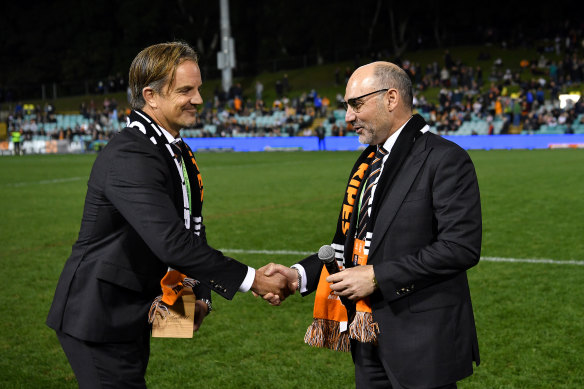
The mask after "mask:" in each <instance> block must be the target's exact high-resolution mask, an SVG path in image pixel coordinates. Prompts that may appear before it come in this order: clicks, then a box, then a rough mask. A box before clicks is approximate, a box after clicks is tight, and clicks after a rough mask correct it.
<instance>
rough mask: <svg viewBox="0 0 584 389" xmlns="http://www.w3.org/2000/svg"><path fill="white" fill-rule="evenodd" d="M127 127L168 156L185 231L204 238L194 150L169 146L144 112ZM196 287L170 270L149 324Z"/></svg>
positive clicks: (200, 181)
mask: <svg viewBox="0 0 584 389" xmlns="http://www.w3.org/2000/svg"><path fill="white" fill-rule="evenodd" d="M127 127H129V128H134V129H136V130H138V131H140V132H141V133H142V134H144V136H146V137H147V138H148V139H149V140H150V142H152V143H153V144H154V145H155V146H156V147H158V149H159V150H160V152H161V153H162V155H164V157H165V160H166V162H167V163H168V164H169V167H170V171H171V174H172V175H173V176H175V179H174V180H173V182H175V183H179V182H180V188H179V187H178V184H177V187H176V190H175V193H179V194H182V206H180V205H178V209H177V212H178V213H179V214H180V215H181V216H182V217H183V219H184V225H185V228H186V229H187V230H191V231H192V232H193V233H194V234H196V235H200V233H201V230H202V226H203V217H202V209H203V179H202V178H201V173H200V171H199V167H198V166H197V162H196V160H195V157H194V155H193V152H192V150H191V149H190V148H189V146H188V145H187V144H186V143H184V142H183V145H184V146H183V148H182V149H181V148H179V147H178V146H174V145H171V144H170V143H168V140H167V138H166V136H164V134H163V133H162V130H161V129H160V127H159V126H158V124H156V123H155V122H154V120H152V118H150V117H149V116H148V115H147V114H146V113H145V112H143V111H141V110H133V111H132V112H130V115H129V116H128V119H127ZM183 164H184V166H183ZM185 173H186V174H185ZM176 200H178V199H176ZM175 203H180V200H178V201H175ZM196 284H197V281H196V280H193V279H191V278H187V277H186V276H185V275H184V274H182V273H180V272H179V271H177V270H174V269H172V268H168V271H167V273H166V275H165V276H164V277H163V278H162V280H160V287H161V290H162V294H161V295H160V296H158V297H157V298H156V299H155V300H154V302H153V303H152V306H151V308H150V313H149V321H150V322H152V321H153V320H154V315H155V313H156V311H157V310H158V311H161V313H162V314H163V316H164V313H165V311H166V307H165V306H164V305H162V304H160V302H161V301H162V302H164V303H165V304H167V305H173V304H174V303H175V301H176V300H177V299H178V298H179V297H180V296H181V295H182V294H183V289H184V288H185V287H192V286H194V285H196Z"/></svg>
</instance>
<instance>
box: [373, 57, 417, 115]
mask: <svg viewBox="0 0 584 389" xmlns="http://www.w3.org/2000/svg"><path fill="white" fill-rule="evenodd" d="M373 75H374V77H375V79H376V80H377V82H378V84H379V86H380V87H381V88H395V89H397V91H398V93H399V95H400V97H401V99H402V101H403V102H404V105H405V107H406V108H408V109H410V110H411V109H413V105H414V93H413V91H412V80H410V76H408V74H407V73H406V72H405V70H403V69H402V68H400V67H399V66H397V65H395V64H393V63H380V64H377V65H376V66H375V69H374V71H373Z"/></svg>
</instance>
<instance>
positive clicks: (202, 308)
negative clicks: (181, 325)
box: [193, 300, 209, 332]
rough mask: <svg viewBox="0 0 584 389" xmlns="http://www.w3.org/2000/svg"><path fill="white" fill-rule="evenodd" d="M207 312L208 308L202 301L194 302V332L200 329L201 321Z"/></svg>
mask: <svg viewBox="0 0 584 389" xmlns="http://www.w3.org/2000/svg"><path fill="white" fill-rule="evenodd" d="M208 312H209V307H208V306H207V303H205V302H204V301H202V300H196V301H195V321H194V323H193V331H194V332H197V331H198V330H199V328H201V324H203V320H204V319H205V316H207V313H208Z"/></svg>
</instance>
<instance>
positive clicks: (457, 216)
mask: <svg viewBox="0 0 584 389" xmlns="http://www.w3.org/2000/svg"><path fill="white" fill-rule="evenodd" d="M345 101H346V103H345V105H346V107H347V113H346V116H345V120H346V121H347V123H351V124H352V125H353V127H354V128H355V130H356V132H357V134H359V141H360V142H361V143H364V144H369V145H370V146H369V147H368V148H367V149H366V150H365V151H364V153H363V154H362V156H361V157H360V160H359V161H358V162H357V164H356V165H355V166H356V167H355V168H354V170H353V172H352V175H351V178H350V179H349V185H348V190H347V196H346V198H345V199H344V202H343V211H342V212H341V215H340V216H339V224H338V228H337V234H336V235H335V240H333V245H332V246H333V248H334V249H335V252H336V258H337V261H338V264H339V266H340V267H341V269H342V271H340V272H338V273H336V274H333V275H328V272H326V269H324V270H323V266H322V263H321V262H320V261H319V259H318V257H317V256H316V255H312V256H310V257H308V258H306V259H304V260H302V261H300V262H299V263H298V264H296V265H294V266H293V267H292V268H287V267H284V266H281V265H273V264H270V265H269V267H268V270H267V274H273V273H276V272H278V273H281V274H283V275H286V277H287V278H288V279H289V282H295V283H296V282H297V283H298V286H299V289H300V292H301V294H302V295H306V294H308V293H311V292H313V291H315V290H317V295H316V298H315V323H316V324H318V323H317V322H318V321H320V322H322V321H323V319H331V318H330V317H326V316H327V315H329V313H327V312H331V310H328V311H327V309H320V308H319V304H326V303H327V301H328V302H330V301H334V299H335V298H337V297H339V296H340V300H341V301H342V302H343V305H341V307H344V309H346V315H345V316H346V319H344V320H347V321H348V323H347V322H345V323H344V324H343V322H342V320H343V319H340V320H337V322H339V325H338V326H337V327H334V328H336V330H335V331H336V332H335V331H331V334H332V335H334V336H333V337H335V339H336V340H335V342H336V343H335V342H333V343H332V344H333V346H332V347H331V346H329V345H327V344H326V342H324V345H323V341H322V340H321V339H322V337H323V334H324V337H325V338H326V336H327V331H328V330H327V328H329V329H330V328H333V327H330V326H328V327H327V326H320V327H318V325H317V326H316V327H315V324H314V323H313V325H312V326H311V327H310V328H309V331H308V332H307V335H306V338H305V340H306V341H307V343H309V344H315V345H319V346H323V347H331V348H334V349H343V348H344V346H343V344H342V342H341V341H338V339H342V336H343V334H346V333H347V332H349V334H350V335H345V336H348V337H349V338H350V339H347V344H348V343H349V342H350V349H351V353H352V357H353V362H354V363H355V381H356V386H357V388H455V387H456V382H457V381H458V380H461V379H462V378H464V377H467V376H469V375H471V374H472V372H473V366H472V362H473V361H474V362H475V363H476V364H477V365H478V364H479V352H478V342H477V334H476V329H475V323H474V315H473V310H472V305H471V298H470V291H469V286H468V281H467V275H466V270H467V269H469V268H471V267H473V266H474V265H476V264H477V263H478V261H479V257H480V248H481V235H482V222H481V209H480V196H479V188H478V183H477V177H476V174H475V170H474V166H473V163H472V161H471V159H470V157H469V156H468V154H467V153H466V152H465V151H464V150H463V149H461V148H460V147H459V146H457V145H456V144H454V143H452V142H449V141H447V140H445V139H443V138H441V137H439V136H437V135H434V134H432V133H430V132H429V131H428V130H429V127H428V125H427V124H426V122H425V121H424V119H423V118H422V117H421V116H419V115H412V85H411V81H410V79H409V78H408V76H407V74H406V73H405V72H404V71H403V70H402V69H401V68H399V67H398V66H396V65H394V64H391V63H387V62H374V63H371V64H368V65H365V66H362V67H361V68H359V69H357V70H356V71H355V72H354V73H353V75H352V76H351V78H350V79H349V82H348V84H347V88H346V93H345ZM360 161H362V163H364V164H365V165H361V166H364V168H363V169H362V170H359V168H358V167H357V166H358V165H359V164H360V163H361V162H360ZM367 161H369V162H367ZM365 169H367V170H366V172H365V173H362V172H364V171H365ZM360 177H362V180H361V184H359V178H360ZM351 185H353V186H351ZM357 187H358V189H357ZM351 188H353V189H351ZM347 199H348V200H349V201H347ZM353 202H354V203H355V208H354V209H355V211H354V212H352V211H351V205H352V204H353ZM357 204H358V205H359V207H358V208H357ZM339 237H341V238H339ZM325 272H326V273H325ZM321 273H324V276H323V278H322V279H320V277H321ZM329 285H330V286H329ZM320 288H323V289H324V290H325V294H324V296H325V298H324V302H320V300H319V290H320ZM328 288H330V289H328ZM335 296H337V297H335ZM337 299H338V298H337ZM363 307H365V308H363ZM317 312H324V314H323V315H324V316H317ZM368 312H370V313H368ZM338 317H340V316H338ZM329 323H330V321H329ZM347 325H348V327H349V330H346V328H347ZM317 327H318V328H317ZM315 328H316V329H317V330H318V331H316V330H315ZM315 333H318V336H316V338H318V341H314V339H311V338H314V337H315V336H314V335H313V334H315ZM339 334H340V335H339ZM346 348H348V347H346Z"/></svg>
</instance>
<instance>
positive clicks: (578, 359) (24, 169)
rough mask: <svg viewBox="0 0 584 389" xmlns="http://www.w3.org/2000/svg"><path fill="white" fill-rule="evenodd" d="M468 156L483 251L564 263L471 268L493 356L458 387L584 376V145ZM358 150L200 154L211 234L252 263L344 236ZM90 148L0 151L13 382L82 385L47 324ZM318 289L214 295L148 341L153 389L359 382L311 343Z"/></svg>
mask: <svg viewBox="0 0 584 389" xmlns="http://www.w3.org/2000/svg"><path fill="white" fill-rule="evenodd" d="M470 154H471V157H472V158H473V160H474V162H475V165H476V168H477V173H478V176H479V185H480V188H481V197H482V206H483V222H484V237H483V251H482V255H483V256H484V257H502V258H514V259H553V260H556V261H559V262H560V263H546V262H537V263H529V262H512V263H509V262H494V261H491V260H484V261H481V262H480V263H479V265H478V266H476V267H475V268H473V269H471V270H470V271H469V279H470V286H471V293H472V297H473V304H474V308H475V315H476V322H477V328H478V333H479V344H480V351H481V358H482V363H481V365H480V366H479V367H478V368H476V369H475V374H474V375H473V376H472V377H470V378H468V379H466V380H464V381H462V382H461V383H460V384H459V387H460V388H581V387H584V367H583V366H584V336H583V334H582V325H583V323H584V293H583V292H584V286H583V283H584V266H581V265H582V264H584V262H583V261H584V240H583V233H584V183H583V180H582V179H583V178H584V174H582V173H583V167H584V152H582V151H581V150H532V151H527V150H525V151H472V152H471V153H470ZM356 156H357V153H355V152H320V153H318V152H295V153H232V154H200V155H199V156H198V161H199V166H200V167H201V170H202V173H203V179H204V182H205V199H206V200H205V206H204V216H205V221H206V225H207V234H208V238H209V241H210V244H211V245H212V246H214V247H216V248H221V249H224V250H225V251H226V253H227V254H230V255H232V256H234V257H235V258H237V259H239V260H242V261H244V262H246V263H248V264H250V265H252V266H256V267H259V266H261V265H264V264H265V263H267V262H269V261H274V262H280V263H283V264H286V265H291V264H292V263H294V262H295V261H297V260H298V259H300V258H301V257H302V256H301V255H299V254H296V255H293V254H292V255H291V254H287V253H283V252H281V251H283V250H287V251H297V252H312V251H316V250H318V248H319V247H320V246H321V245H322V244H325V243H329V242H330V240H331V238H332V235H333V232H334V228H335V223H336V218H337V215H338V210H339V204H340V200H341V197H342V193H343V190H344V185H345V180H346V175H347V174H348V172H349V170H350V168H351V166H352V164H353V162H354V160H355V158H356ZM94 159H95V155H43V156H25V157H20V158H16V157H3V158H0V226H1V227H0V228H1V233H0V244H1V250H0V264H1V266H2V272H1V273H0V285H1V286H2V287H1V289H0V290H1V298H0V314H1V317H2V319H1V320H0V387H1V388H75V387H76V381H75V378H74V376H73V373H72V371H71V369H70V367H69V365H68V363H67V360H66V358H65V355H64V354H63V352H62V350H61V348H60V346H59V344H58V341H57V339H56V337H55V334H54V332H53V331H52V330H50V329H49V328H48V327H46V326H45V324H44V321H45V318H46V314H47V312H48V309H49V306H50V302H51V299H52V296H53V292H54V287H55V285H56V282H57V279H58V276H59V274H60V272H61V269H62V266H63V263H64V262H65V260H66V258H67V257H68V255H69V253H70V250H71V245H72V244H73V243H74V241H75V239H76V236H77V233H78V229H79V223H80V219H81V213H82V206H83V200H84V195H85V191H86V182H87V177H88V174H89V171H90V169H91V164H92V162H93V160H94ZM230 250H236V251H231V252H230ZM254 250H265V251H266V252H274V253H272V254H263V253H253V251H254ZM277 251H280V253H277ZM487 259H488V258H487ZM561 262H563V264H562V263H561ZM312 301H313V298H312V297H306V298H301V297H300V296H298V295H296V296H291V297H290V298H289V299H288V300H286V301H285V302H284V303H283V304H282V306H280V307H271V306H269V305H267V304H265V303H264V302H262V301H260V300H256V299H254V297H253V296H252V295H251V294H249V293H248V294H241V293H238V295H237V296H236V297H235V298H234V300H233V301H226V300H224V299H222V298H220V297H219V296H217V295H215V298H214V306H215V311H214V312H213V313H212V314H211V315H210V316H208V317H207V319H206V320H205V322H204V323H203V327H202V328H201V330H200V331H199V332H198V333H196V334H195V336H194V338H193V339H188V340H174V339H172V340H171V339H153V340H152V352H151V358H150V365H149V369H148V373H147V382H148V384H149V387H150V388H175V387H186V388H290V389H298V388H351V387H354V384H353V382H354V376H353V367H352V363H351V358H350V355H349V354H348V353H336V352H333V351H330V350H322V349H313V348H311V347H309V346H307V345H305V344H304V343H303V336H304V332H305V330H306V327H307V326H308V324H309V323H310V322H311V314H312Z"/></svg>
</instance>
